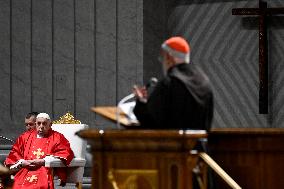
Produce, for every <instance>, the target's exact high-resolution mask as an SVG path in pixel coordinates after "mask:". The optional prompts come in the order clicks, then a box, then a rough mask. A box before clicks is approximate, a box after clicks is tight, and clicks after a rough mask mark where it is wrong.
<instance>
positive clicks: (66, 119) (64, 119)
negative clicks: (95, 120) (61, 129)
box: [52, 112, 81, 124]
mask: <svg viewBox="0 0 284 189" xmlns="http://www.w3.org/2000/svg"><path fill="white" fill-rule="evenodd" d="M52 124H81V121H79V120H75V119H74V116H73V115H72V114H71V113H70V112H67V113H66V114H65V115H63V116H61V117H60V118H59V120H55V121H53V122H52Z"/></svg>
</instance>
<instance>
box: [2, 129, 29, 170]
mask: <svg viewBox="0 0 284 189" xmlns="http://www.w3.org/2000/svg"><path fill="white" fill-rule="evenodd" d="M30 135H31V133H30V132H25V133H23V134H22V135H20V136H19V137H18V139H17V140H16V142H15V143H14V145H13V147H12V150H11V151H10V153H9V155H8V156H7V158H6V160H5V162H4V164H5V165H6V166H9V167H10V166H11V165H13V164H15V163H16V162H17V161H18V160H20V159H24V147H25V146H26V140H27V139H28V138H29V137H30Z"/></svg>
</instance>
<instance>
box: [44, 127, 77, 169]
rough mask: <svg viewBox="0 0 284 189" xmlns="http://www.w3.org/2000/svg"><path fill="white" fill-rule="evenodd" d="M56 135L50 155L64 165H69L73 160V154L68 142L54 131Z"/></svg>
mask: <svg viewBox="0 0 284 189" xmlns="http://www.w3.org/2000/svg"><path fill="white" fill-rule="evenodd" d="M54 132H55V133H56V134H54V135H53V137H55V138H54V139H53V141H56V144H55V145H54V146H53V147H52V148H53V149H52V150H51V153H50V155H52V156H54V157H58V158H60V159H61V160H63V161H62V162H63V163H64V164H65V165H67V166H68V165H69V164H70V162H71V161H72V159H73V158H74V153H73V151H72V149H71V147H70V143H69V141H68V140H67V139H66V138H65V137H64V135H63V134H61V133H58V132H56V131H54Z"/></svg>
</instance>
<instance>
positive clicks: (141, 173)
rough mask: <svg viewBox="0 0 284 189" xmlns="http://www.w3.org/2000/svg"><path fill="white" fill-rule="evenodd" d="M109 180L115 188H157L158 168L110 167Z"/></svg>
mask: <svg viewBox="0 0 284 189" xmlns="http://www.w3.org/2000/svg"><path fill="white" fill-rule="evenodd" d="M108 180H109V181H110V182H111V184H112V187H113V188H114V189H136V188H147V189H157V188H158V170H153V169H144V170H141V169H109V171H108ZM141 181H142V182H141ZM145 186H147V187H145Z"/></svg>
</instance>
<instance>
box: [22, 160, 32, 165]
mask: <svg viewBox="0 0 284 189" xmlns="http://www.w3.org/2000/svg"><path fill="white" fill-rule="evenodd" d="M30 165H31V163H30V160H23V161H22V163H21V167H27V166H30Z"/></svg>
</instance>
